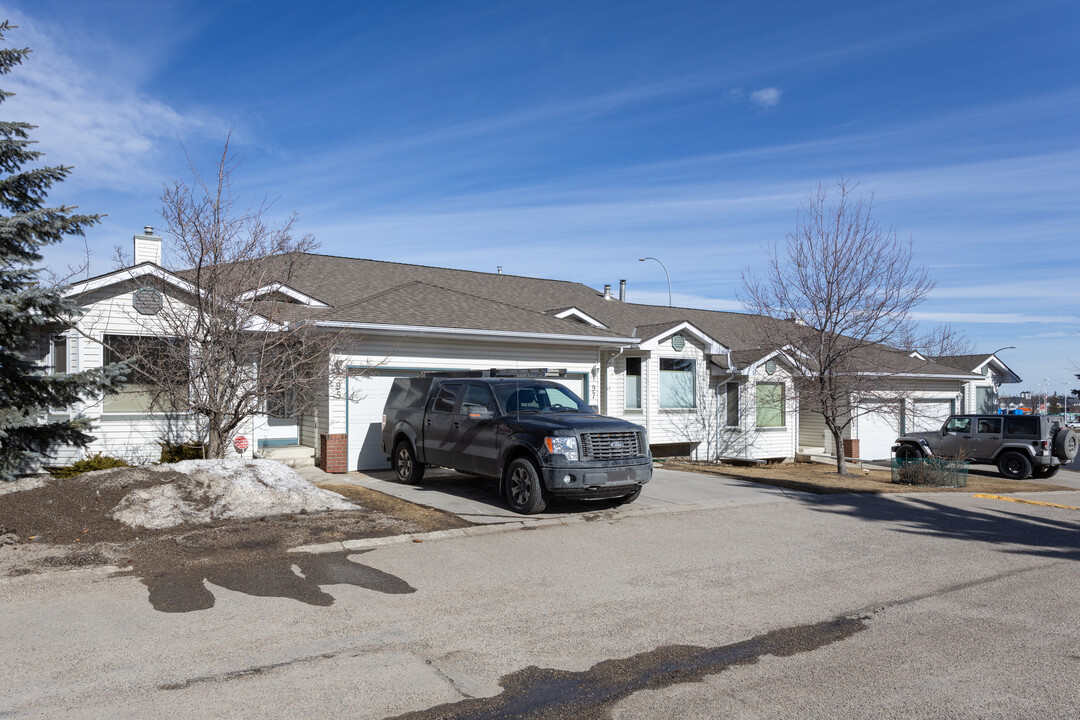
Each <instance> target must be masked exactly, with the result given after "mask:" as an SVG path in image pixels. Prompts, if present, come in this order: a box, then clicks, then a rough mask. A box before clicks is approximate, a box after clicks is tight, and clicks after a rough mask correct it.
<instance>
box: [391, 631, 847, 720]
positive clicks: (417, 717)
mask: <svg viewBox="0 0 1080 720" xmlns="http://www.w3.org/2000/svg"><path fill="white" fill-rule="evenodd" d="M865 626H866V623H865V619H864V618H862V617H839V618H835V619H833V620H828V621H826V622H821V623H816V624H813V625H799V626H797V627H792V628H784V629H782V630H774V631H773V632H770V633H765V634H763V635H758V636H756V637H753V638H751V639H749V640H744V641H742V642H737V643H732V644H730V645H721V646H719V647H712V648H707V647H696V646H691V645H670V646H667V647H662V648H657V649H656V650H650V651H649V652H644V653H641V654H638V655H634V656H632V657H629V658H623V659H619V660H605V661H603V662H600V663H597V664H596V665H593V666H592V667H591V668H589V669H588V670H586V671H584V672H570V671H566V670H553V669H550V668H538V667H528V668H525V669H524V670H519V671H517V672H514V673H511V674H509V675H505V676H503V678H502V679H501V680H500V681H499V684H500V685H501V686H502V687H503V692H502V694H500V695H497V696H495V697H491V698H471V699H468V700H462V701H460V702H456V703H447V704H445V705H439V706H437V707H433V708H430V709H428V710H421V711H419V712H413V713H407V714H405V715H399V716H398V717H397V718H396V720H486V719H487V718H492V719H494V718H532V719H534V720H541V719H547V718H551V719H554V718H560V719H561V718H577V719H581V720H605V719H607V718H610V717H611V710H612V708H613V707H614V706H615V704H616V703H617V702H619V701H620V700H622V699H623V698H626V697H628V696H630V695H632V694H633V693H636V692H639V691H641V690H657V689H660V688H665V687H668V686H669V685H675V684H677V683H686V682H697V681H699V680H701V679H702V678H704V677H706V676H708V675H716V674H717V673H720V672H723V671H724V670H726V669H728V668H729V667H732V666H735V665H750V664H753V663H756V662H757V661H758V660H759V659H760V658H761V657H762V656H763V655H776V656H778V657H788V656H791V655H795V654H797V653H803V652H810V651H811V650H816V649H817V648H819V647H822V646H825V645H829V644H831V643H834V642H839V641H841V640H844V639H846V638H848V637H851V636H852V635H854V634H855V633H857V632H859V631H860V630H862V629H863V628H864V627H865Z"/></svg>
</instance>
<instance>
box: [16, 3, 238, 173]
mask: <svg viewBox="0 0 1080 720" xmlns="http://www.w3.org/2000/svg"><path fill="white" fill-rule="evenodd" d="M17 24H18V25H19V29H18V30H17V31H14V32H13V33H12V34H13V35H14V37H12V38H11V39H12V40H13V41H17V44H18V45H20V46H29V47H31V48H32V49H33V52H32V53H31V54H30V56H29V57H28V58H27V59H26V60H25V61H24V62H23V64H22V65H21V66H20V67H18V68H16V69H15V70H14V71H13V72H12V73H11V74H10V75H7V76H5V77H4V79H3V87H4V89H5V90H8V91H12V92H14V93H15V96H14V97H11V98H9V99H8V100H7V101H6V102H5V103H4V112H5V116H7V117H10V118H15V119H18V120H20V121H23V122H29V123H32V124H34V125H37V126H38V128H37V129H36V130H34V131H33V138H34V139H35V140H37V141H38V148H39V149H40V150H42V151H43V152H45V153H46V156H45V161H46V162H49V163H52V164H63V165H73V166H74V167H75V168H76V172H75V174H74V175H73V177H72V179H71V180H70V181H69V182H70V183H72V184H73V185H74V186H79V185H92V186H94V187H95V188H96V189H98V190H100V189H103V188H111V189H118V190H130V189H135V188H139V189H145V188H146V187H147V185H148V184H149V185H150V186H151V187H154V188H157V187H160V186H161V182H162V179H161V175H160V173H159V172H158V165H157V164H158V163H159V162H161V160H162V158H163V156H164V155H165V154H166V153H168V154H170V155H172V157H173V158H175V156H176V155H178V154H179V147H178V145H177V140H178V139H179V140H184V139H185V138H191V137H193V136H197V137H202V136H205V135H209V134H213V135H216V136H218V137H223V136H224V132H225V130H226V129H227V124H226V123H224V122H222V121H221V120H219V119H218V118H215V117H214V116H213V115H212V113H208V112H206V111H205V110H198V111H185V110H181V109H178V108H176V107H173V106H172V105H170V104H168V103H167V102H164V101H162V100H159V99H156V98H154V97H152V96H149V95H148V94H147V93H146V92H145V91H144V90H143V89H142V88H140V87H138V86H137V82H136V79H135V77H134V75H131V76H125V75H124V74H122V73H117V72H111V73H103V72H101V71H102V69H103V68H104V67H106V66H108V65H109V64H110V63H109V62H108V61H106V60H105V59H104V58H100V57H99V58H97V59H96V61H95V62H87V59H86V58H82V57H77V56H75V55H71V54H69V53H68V52H67V47H66V46H65V45H64V44H63V43H62V42H60V41H58V40H57V39H55V38H54V37H53V36H51V35H50V34H48V33H47V32H39V31H38V30H37V29H36V28H35V26H34V23H33V22H28V21H25V20H21V21H18V22H17ZM15 33H17V35H15ZM95 52H96V53H98V54H108V53H110V52H111V50H110V48H109V46H108V44H107V41H106V40H104V39H103V40H102V41H101V43H100V44H99V45H98V46H97V47H96V48H95Z"/></svg>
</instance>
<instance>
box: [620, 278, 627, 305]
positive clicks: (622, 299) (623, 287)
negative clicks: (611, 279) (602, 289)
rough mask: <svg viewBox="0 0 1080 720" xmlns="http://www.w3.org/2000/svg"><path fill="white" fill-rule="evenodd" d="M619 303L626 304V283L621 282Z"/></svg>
mask: <svg viewBox="0 0 1080 720" xmlns="http://www.w3.org/2000/svg"><path fill="white" fill-rule="evenodd" d="M619 302H626V281H625V280H620V281H619Z"/></svg>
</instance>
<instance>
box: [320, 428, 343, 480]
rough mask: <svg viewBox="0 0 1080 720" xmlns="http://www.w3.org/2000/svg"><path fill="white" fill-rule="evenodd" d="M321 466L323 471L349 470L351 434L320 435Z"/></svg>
mask: <svg viewBox="0 0 1080 720" xmlns="http://www.w3.org/2000/svg"><path fill="white" fill-rule="evenodd" d="M319 467H321V468H322V469H323V472H328V473H345V472H349V436H348V435H346V434H344V433H341V434H336V435H325V434H323V435H319Z"/></svg>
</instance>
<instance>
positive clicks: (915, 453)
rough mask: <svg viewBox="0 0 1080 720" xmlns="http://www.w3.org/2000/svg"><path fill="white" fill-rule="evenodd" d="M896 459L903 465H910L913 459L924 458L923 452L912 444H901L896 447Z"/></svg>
mask: <svg viewBox="0 0 1080 720" xmlns="http://www.w3.org/2000/svg"><path fill="white" fill-rule="evenodd" d="M896 459H897V460H899V461H900V465H901V466H905V465H910V464H911V463H912V462H913V461H915V460H920V459H922V453H921V452H919V450H918V448H916V447H913V446H911V445H901V446H900V447H898V448H896Z"/></svg>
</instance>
